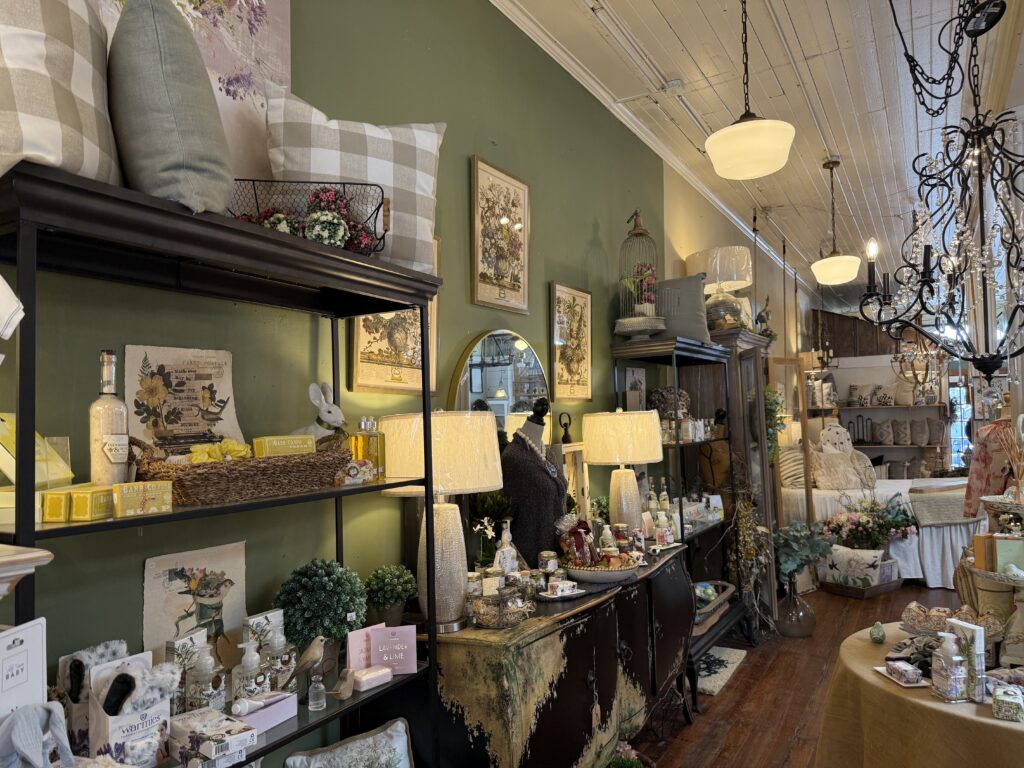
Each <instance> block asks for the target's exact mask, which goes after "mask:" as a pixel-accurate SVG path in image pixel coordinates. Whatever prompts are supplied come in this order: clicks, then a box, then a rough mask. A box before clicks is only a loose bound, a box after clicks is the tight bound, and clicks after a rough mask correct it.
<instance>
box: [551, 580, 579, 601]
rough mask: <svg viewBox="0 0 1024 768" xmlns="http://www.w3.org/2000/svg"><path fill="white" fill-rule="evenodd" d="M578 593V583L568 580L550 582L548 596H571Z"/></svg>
mask: <svg viewBox="0 0 1024 768" xmlns="http://www.w3.org/2000/svg"><path fill="white" fill-rule="evenodd" d="M575 591H576V582H575V581H569V580H568V579H565V580H561V581H549V582H548V594H549V595H551V596H552V597H558V596H559V595H571V594H572V593H573V592H575Z"/></svg>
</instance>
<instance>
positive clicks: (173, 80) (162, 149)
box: [107, 0, 234, 213]
mask: <svg viewBox="0 0 1024 768" xmlns="http://www.w3.org/2000/svg"><path fill="white" fill-rule="evenodd" d="M107 79H108V90H109V98H110V116H111V122H112V123H113V125H114V135H115V137H116V139H117V148H118V152H119V154H120V156H121V170H122V173H123V175H124V180H125V183H126V184H127V185H128V186H129V187H131V188H132V189H137V190H139V191H141V192H145V193H147V194H150V195H153V196H154V197H160V198H163V199H165V200H174V201H177V202H179V203H182V204H183V205H186V206H188V207H189V208H191V209H192V210H193V211H195V212H196V213H200V212H201V211H215V212H217V213H220V212H222V211H224V210H225V209H226V208H227V207H228V201H229V199H230V195H231V189H232V185H233V184H234V180H233V178H232V174H231V165H230V163H229V159H228V157H229V156H228V142H227V139H226V138H225V137H224V126H223V125H222V124H221V120H220V112H219V111H218V110H217V100H216V98H215V97H214V95H213V86H212V85H211V84H210V76H209V75H208V74H207V72H206V66H205V65H204V64H203V58H202V56H201V55H200V53H199V46H198V45H197V44H196V41H195V38H193V37H192V30H190V29H189V26H188V24H187V23H186V22H185V19H184V18H183V17H182V15H181V13H180V12H179V11H178V9H177V8H176V7H175V6H174V3H173V2H172V0H127V2H126V3H125V4H124V10H123V11H122V12H121V19H120V21H118V23H117V28H116V29H115V30H114V36H113V38H112V39H111V43H110V53H109V57H108V61H107Z"/></svg>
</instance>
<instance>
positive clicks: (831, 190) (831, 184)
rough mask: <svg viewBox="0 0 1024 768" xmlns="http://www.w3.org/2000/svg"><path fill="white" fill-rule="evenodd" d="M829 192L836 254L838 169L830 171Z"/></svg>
mask: <svg viewBox="0 0 1024 768" xmlns="http://www.w3.org/2000/svg"><path fill="white" fill-rule="evenodd" d="M828 191H829V194H830V195H831V196H832V253H836V169H835V166H832V167H830V168H829V169H828Z"/></svg>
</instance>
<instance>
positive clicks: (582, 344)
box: [551, 283, 593, 403]
mask: <svg viewBox="0 0 1024 768" xmlns="http://www.w3.org/2000/svg"><path fill="white" fill-rule="evenodd" d="M592 327H593V299H592V297H591V295H590V292H589V291H581V290H578V289H576V288H570V287H568V286H567V285H562V284H561V283H552V284H551V344H552V349H553V350H554V354H553V355H552V356H551V361H552V362H551V367H552V369H553V370H552V376H551V381H552V386H553V389H552V395H553V399H554V401H555V402H556V403H561V402H565V401H567V400H591V399H592V398H593V389H592V387H591V383H592V377H591V367H592V362H593V355H592V353H593V349H592V346H593V345H592Z"/></svg>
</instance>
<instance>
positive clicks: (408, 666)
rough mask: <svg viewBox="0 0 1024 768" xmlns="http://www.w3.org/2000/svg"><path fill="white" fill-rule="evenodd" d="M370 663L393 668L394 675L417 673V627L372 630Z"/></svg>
mask: <svg viewBox="0 0 1024 768" xmlns="http://www.w3.org/2000/svg"><path fill="white" fill-rule="evenodd" d="M370 663H371V665H372V666H382V667H391V672H392V674H395V675H411V674H412V673H414V672H415V671H416V627H415V626H413V625H411V624H410V625H408V626H402V627H384V628H381V629H371V630H370Z"/></svg>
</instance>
